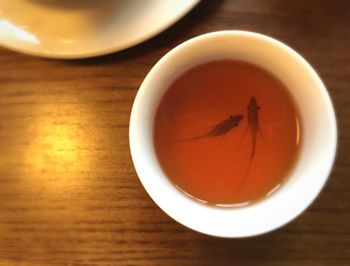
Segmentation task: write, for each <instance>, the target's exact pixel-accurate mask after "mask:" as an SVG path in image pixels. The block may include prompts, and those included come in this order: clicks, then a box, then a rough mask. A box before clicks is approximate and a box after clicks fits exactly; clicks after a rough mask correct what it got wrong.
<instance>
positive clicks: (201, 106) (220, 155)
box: [154, 60, 301, 205]
mask: <svg viewBox="0 0 350 266" xmlns="http://www.w3.org/2000/svg"><path fill="white" fill-rule="evenodd" d="M215 130H216V131H215ZM300 136H301V132H300V123H299V116H298V112H297V109H296V107H295V105H294V102H293V99H292V97H291V96H290V95H289V92H288V90H287V89H286V88H285V86H284V85H283V84H282V83H281V82H280V81H279V80H278V79H277V78H275V77H274V76H273V75H272V74H270V73H269V72H267V71H265V70H264V69H262V68H260V67H258V66H255V65H252V64H250V63H246V62H242V61H237V60H217V61H211V62H208V63H204V64H201V65H198V66H196V67H194V68H192V69H190V70H188V71H187V72H185V73H183V74H182V75H181V76H180V77H178V78H177V79H176V80H175V81H174V82H173V83H172V84H171V85H170V87H169V88H168V89H167V92H166V94H165V95H164V96H163V98H162V100H161V102H160V104H159V106H158V109H157V111H156V118H155V122H154V145H155V150H156V153H157V157H158V160H159V162H160V165H161V167H162V169H163V171H164V172H165V174H166V176H167V177H168V178H169V179H170V180H171V181H172V182H173V183H174V185H176V186H177V187H178V188H179V189H181V190H182V191H184V192H185V193H186V194H188V195H190V196H191V197H193V198H195V199H197V200H200V201H204V202H206V203H210V204H220V205H232V204H247V203H249V202H254V201H257V200H259V199H261V198H263V197H265V196H267V195H268V194H269V193H271V192H272V191H274V190H275V189H276V188H277V187H279V186H280V185H281V184H282V183H283V181H284V179H285V178H286V177H287V176H288V173H289V171H290V170H291V169H292V167H293V165H294V163H295V161H296V159H297V154H298V148H299V144H300Z"/></svg>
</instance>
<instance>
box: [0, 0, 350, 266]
mask: <svg viewBox="0 0 350 266" xmlns="http://www.w3.org/2000/svg"><path fill="white" fill-rule="evenodd" d="M223 29H244V30H251V31H257V32H261V33H264V34H268V35H270V36H273V37H276V38H278V39H280V40H282V41H284V42H286V43H287V44H289V45H290V46H291V47H293V48H295V49H296V50H297V51H299V52H300V53H301V54H303V55H304V56H305V57H306V59H308V60H309V61H310V62H311V64H312V65H313V66H314V67H315V68H316V69H317V71H318V72H319V74H320V75H321V77H322V78H323V79H324V82H325V84H326V85H327V87H328V90H329V92H330V94H331V96H332V98H333V101H334V105H335V108H336V110H337V117H338V123H339V124H338V126H339V147H338V148H339V149H338V156H337V160H336V164H335V167H334V170H333V173H332V175H331V177H330V180H329V182H328V183H327V186H326V188H325V189H324V190H323V192H322V194H321V195H320V197H318V199H317V200H316V201H315V202H314V203H313V205H312V206H311V207H310V208H309V209H308V210H307V211H306V212H305V213H304V214H303V215H301V216H300V217H299V218H297V219H296V220H295V221H294V222H292V223H291V224H289V225H287V226H285V227H283V228H282V229H280V230H278V231H276V232H273V233H270V234H266V235H263V236H259V237H255V238H250V239H219V238H213V237H209V236H205V235H201V234H199V233H196V232H193V231H191V230H188V229H186V228H184V227H183V226H181V225H180V224H178V223H176V222H174V221H173V220H172V219H170V218H169V217H168V216H167V215H165V214H164V213H163V212H162V211H161V210H160V209H159V208H158V207H157V206H156V205H155V204H154V203H153V202H152V200H151V199H150V198H149V196H148V195H147V194H146V192H145V190H144V189H143V187H142V185H141V184H140V182H139V180H138V178H137V176H136V173H135V171H134V168H133V165H132V162H131V158H130V152H129V145H128V123H129V117H130V110H131V107H132V103H133V100H134V97H135V95H136V93H137V90H138V87H139V86H140V84H141V82H142V80H143V78H144V77H145V76H146V74H147V73H148V71H149V70H150V69H151V67H152V66H153V65H154V64H155V63H156V62H157V61H158V60H159V59H160V58H161V57H162V56H163V55H164V54H165V53H166V52H168V51H169V50H170V49H171V48H173V47H174V46H176V45H177V44H179V43H181V42H183V41H185V40H187V39H189V38H191V37H194V36H197V35H199V34H202V33H206V32H210V31H216V30H223ZM320 112H322V110H320ZM349 116H350V1H349V0H322V1H319V0H308V1H303V0H226V1H223V0H220V1H210V0H204V1H203V2H202V3H201V4H199V6H198V7H196V8H195V9H194V10H193V11H192V12H191V13H189V14H188V15H187V16H186V17H185V18H184V19H182V20H181V21H179V22H178V23H177V24H176V25H174V26H173V27H171V28H170V29H168V30H167V31H165V32H164V33H162V34H160V35H158V36H157V37H155V38H153V39H151V40H149V41H147V42H146V43H143V44H141V45H138V46H137V47H134V48H131V49H128V50H126V51H123V52H120V53H115V54H112V55H107V56H104V57H100V58H95V59H88V60H79V61H60V60H48V59H40V58H35V57H31V56H26V55H22V54H18V53H15V52H12V51H8V50H6V49H2V48H1V49H0V181H1V189H0V265H56V264H57V265H142V266H146V265H167V266H168V265H179V266H180V265H181V266H183V265H191V266H192V265H200V266H202V265H350V213H349V212H350V164H349V163H350V159H349V155H350V154H349V149H350V135H349V134H350V117H349ZM286 208H288V206H286Z"/></svg>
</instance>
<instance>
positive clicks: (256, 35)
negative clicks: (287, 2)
mask: <svg viewBox="0 0 350 266" xmlns="http://www.w3.org/2000/svg"><path fill="white" fill-rule="evenodd" d="M224 35H229V36H231V37H232V36H233V35H236V36H237V35H241V36H242V35H245V36H248V37H254V38H259V39H264V40H265V41H267V42H271V43H274V44H275V45H278V46H279V47H281V48H283V49H285V50H286V51H287V52H289V53H292V56H293V57H294V58H295V59H297V60H299V61H301V62H302V63H303V65H304V66H305V67H306V68H307V70H308V71H309V72H310V74H312V76H313V77H314V78H316V79H317V82H318V83H319V84H318V86H317V88H318V89H320V90H321V91H320V93H322V98H323V99H324V100H326V101H328V104H330V106H329V107H330V108H331V109H330V111H329V112H330V115H331V117H332V119H333V121H331V123H332V124H333V127H332V130H333V132H332V137H333V139H332V143H333V144H332V145H333V146H332V154H330V156H329V158H330V159H329V161H328V163H329V167H328V169H327V171H326V173H324V174H323V178H322V180H323V183H322V184H321V185H320V188H319V190H318V191H317V192H314V196H313V197H312V199H311V200H309V201H308V202H306V203H305V204H304V205H303V207H302V208H300V209H299V210H298V212H297V213H296V214H295V215H291V216H290V217H289V219H285V220H283V222H280V223H279V224H278V225H275V226H272V227H271V228H266V230H261V231H260V232H258V233H257V232H252V233H251V234H242V235H239V234H237V235H232V234H227V235H226V234H219V233H213V232H208V231H206V230H203V229H199V228H196V227H195V226H190V225H188V224H187V223H183V221H182V220H181V219H178V218H177V217H174V215H172V213H171V211H169V209H166V208H164V205H162V204H161V203H160V202H158V199H157V198H156V197H155V195H154V194H153V192H152V191H149V189H148V188H147V186H148V185H147V184H146V183H147V182H144V181H145V179H147V177H144V176H143V173H142V169H140V168H139V167H138V166H137V163H136V160H138V159H137V158H136V156H135V154H136V153H137V150H135V149H136V147H135V146H134V144H135V143H134V140H135V139H134V136H135V135H134V134H135V132H133V130H134V128H135V125H134V123H135V119H136V118H135V116H136V115H135V108H134V106H135V104H136V105H137V104H138V101H140V99H141V98H140V97H142V94H143V93H145V90H147V89H146V88H147V86H146V85H145V84H148V83H147V82H150V81H149V77H151V76H152V75H154V73H155V72H156V71H158V69H159V68H160V67H162V64H163V63H164V62H166V61H167V60H169V58H171V57H172V56H174V55H176V53H177V52H178V51H179V50H180V49H183V48H185V47H186V46H188V45H191V43H193V42H200V41H201V40H203V39H207V38H212V37H215V36H224ZM134 106H133V109H132V113H131V117H130V128H129V136H130V138H129V141H130V149H131V156H132V159H133V162H134V165H135V169H136V172H137V173H138V176H139V179H140V181H141V183H142V184H143V186H144V188H145V189H146V191H147V192H148V194H149V195H150V197H151V198H152V199H153V200H154V201H155V203H156V204H157V205H158V206H159V207H160V208H161V209H162V210H163V211H164V212H165V213H167V214H168V215H169V216H170V217H172V218H173V219H175V220H176V221H178V222H179V223H181V224H183V225H184V226H186V227H189V228H191V229H193V230H195V231H198V232H201V233H203V234H207V235H212V236H219V237H228V238H232V237H235V238H239V237H249V236H257V235H260V234H264V233H267V232H270V231H273V230H276V229H278V228H280V227H282V226H284V225H285V224H287V223H289V222H290V221H291V220H293V219H295V218H296V217H297V216H299V215H300V214H301V213H302V212H304V211H305V210H306V209H307V208H308V207H309V206H310V205H311V204H312V202H313V201H314V200H315V199H316V198H317V196H318V195H319V193H320V192H321V190H322V188H324V185H325V183H326V182H327V180H328V177H329V175H330V173H331V170H332V167H333V164H334V161H335V157H336V150H337V123H336V117H335V111H334V107H333V105H332V101H331V98H330V95H329V94H328V92H327V90H326V88H325V86H324V83H323V82H322V80H321V78H320V77H319V75H318V74H317V73H316V71H315V70H314V69H313V68H312V66H311V65H310V64H309V63H308V62H307V61H306V60H305V59H304V58H303V57H302V56H301V55H300V54H299V53H297V52H296V51H295V50H293V49H292V48H290V47H289V46H287V45H286V44H284V43H283V42H281V41H279V40H277V39H275V38H272V37H269V36H266V35H263V34H260V33H255V32H250V31H241V30H225V31H217V32H211V33H206V34H203V35H200V36H197V37H194V38H192V39H190V40H187V41H185V42H184V43H182V44H180V45H178V46H176V47H175V48H173V49H172V50H171V51H170V52H168V53H167V54H166V55H164V56H163V57H162V58H161V59H160V60H159V61H158V62H157V63H156V64H155V65H154V67H153V68H152V69H151V71H150V72H149V73H148V75H147V77H146V78H145V80H144V81H143V83H142V85H141V86H140V90H139V92H138V94H137V96H136V98H135V102H134ZM163 177H165V178H167V177H166V176H163ZM183 196H184V197H187V196H186V195H183ZM196 204H200V203H196ZM161 205H162V206H161ZM205 208H211V207H210V206H205Z"/></svg>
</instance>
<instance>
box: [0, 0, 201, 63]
mask: <svg viewBox="0 0 350 266" xmlns="http://www.w3.org/2000/svg"><path fill="white" fill-rule="evenodd" d="M199 1H200V0H176V1H175V0H0V45H2V46H4V47H7V48H9V49H12V50H16V51H19V52H22V53H27V54H32V55H36V56H42V57H51V58H84V57H92V56H97V55H103V54H108V53H111V52H116V51H120V50H123V49H125V48H128V47H131V46H133V45H136V44H138V43H141V42H143V41H145V40H147V39H149V38H151V37H153V36H154V35H156V34H158V33H159V32H161V31H163V30H165V29H166V28H167V27H169V26H170V25H172V24H173V23H175V22H176V21H177V20H179V19H180V18H181V17H182V16H184V15H185V14H186V13H187V12H188V11H190V10H191V9H192V8H193V7H194V6H195V5H196V4H197V3H198V2H199Z"/></svg>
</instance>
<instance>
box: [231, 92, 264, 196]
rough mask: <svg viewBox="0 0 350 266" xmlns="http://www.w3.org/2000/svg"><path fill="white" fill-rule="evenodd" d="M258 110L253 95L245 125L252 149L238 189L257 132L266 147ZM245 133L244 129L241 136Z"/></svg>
mask: <svg viewBox="0 0 350 266" xmlns="http://www.w3.org/2000/svg"><path fill="white" fill-rule="evenodd" d="M259 111H260V106H259V105H258V102H257V101H256V99H255V97H251V98H250V101H249V104H248V126H247V129H248V127H249V129H250V132H251V135H252V151H251V153H250V158H249V164H248V167H247V171H246V173H245V174H244V177H243V180H242V182H241V184H240V185H239V186H238V189H240V188H241V187H242V186H243V184H244V182H245V180H246V177H247V175H248V172H249V169H250V166H251V164H252V160H253V158H254V155H255V150H256V142H257V138H258V134H260V137H261V140H262V142H263V143H264V146H265V147H266V144H265V141H264V138H263V136H262V133H261V129H260V123H259ZM245 133H246V131H245V132H244V134H243V137H244V135H245Z"/></svg>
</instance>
